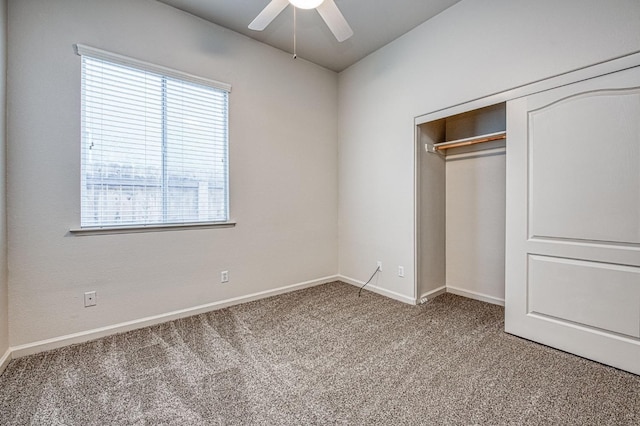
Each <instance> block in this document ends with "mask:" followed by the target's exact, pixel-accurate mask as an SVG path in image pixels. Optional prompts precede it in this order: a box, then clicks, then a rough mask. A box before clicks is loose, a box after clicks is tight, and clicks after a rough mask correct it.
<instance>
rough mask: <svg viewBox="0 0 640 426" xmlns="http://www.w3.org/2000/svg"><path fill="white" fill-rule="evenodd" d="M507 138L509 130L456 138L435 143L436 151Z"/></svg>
mask: <svg viewBox="0 0 640 426" xmlns="http://www.w3.org/2000/svg"><path fill="white" fill-rule="evenodd" d="M506 138H507V132H506V131H502V132H495V133H487V134H486V135H479V136H473V137H471V138H465V139H456V140H454V141H449V142H442V143H436V144H433V147H434V148H435V150H436V151H442V150H445V149H449V148H458V147H460V146H468V145H475V144H478V143H485V142H491V141H498V140H502V139H506Z"/></svg>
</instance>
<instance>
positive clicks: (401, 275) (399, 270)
mask: <svg viewBox="0 0 640 426" xmlns="http://www.w3.org/2000/svg"><path fill="white" fill-rule="evenodd" d="M398 276H399V277H403V278H404V266H398Z"/></svg>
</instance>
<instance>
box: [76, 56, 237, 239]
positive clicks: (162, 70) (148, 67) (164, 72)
mask: <svg viewBox="0 0 640 426" xmlns="http://www.w3.org/2000/svg"><path fill="white" fill-rule="evenodd" d="M74 49H75V52H76V54H77V55H78V56H87V57H90V58H93V59H98V60H105V61H108V62H111V63H114V64H117V65H123V66H127V67H132V68H135V69H138V70H140V71H145V72H151V73H155V74H158V75H160V76H162V77H165V78H173V79H177V80H182V81H185V82H188V83H194V84H197V85H202V86H207V87H211V88H214V89H218V90H223V91H226V92H227V93H230V92H231V85H230V84H227V83H222V82H219V81H216V80H211V79H207V78H203V77H199V76H195V75H192V74H188V73H185V72H182V71H178V70H175V69H172V68H167V67H164V66H160V65H155V64H151V63H148V62H144V61H140V60H137V59H133V58H130V57H127V56H123V55H119V54H116V53H111V52H108V51H105V50H101V49H97V48H94V47H90V46H86V45H82V44H76V45H74ZM228 113H229V107H227V120H228ZM227 123H228V121H227ZM227 132H228V128H227ZM226 144H227V145H226V156H227V159H226V176H225V186H226V188H225V190H226V200H225V207H226V211H227V219H226V220H225V221H212V222H206V221H194V222H184V223H163V222H159V223H148V224H144V223H137V224H113V225H108V224H105V225H96V226H82V225H80V226H77V227H73V228H71V229H70V233H71V234H75V235H96V234H112V233H117V234H120V233H137V232H151V231H170V230H181V229H202V228H220V227H222V228H227V227H233V226H235V224H236V223H235V221H232V220H231V219H230V212H231V208H230V185H229V174H230V167H229V135H228V133H227V136H226ZM81 162H82V160H81ZM80 168H81V169H82V166H81V167H80ZM81 180H82V179H81ZM81 212H82V205H81V204H80V215H81V214H82V213H81ZM78 223H81V221H80V220H79V221H78Z"/></svg>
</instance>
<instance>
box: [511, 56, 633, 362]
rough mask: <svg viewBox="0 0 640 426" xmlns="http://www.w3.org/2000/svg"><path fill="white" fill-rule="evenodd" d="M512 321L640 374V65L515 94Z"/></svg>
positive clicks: (553, 342)
mask: <svg viewBox="0 0 640 426" xmlns="http://www.w3.org/2000/svg"><path fill="white" fill-rule="evenodd" d="M507 133H508V135H509V137H508V139H507V215H506V256H505V257H506V269H505V281H506V288H505V293H506V294H505V330H506V331H507V332H508V333H512V334H515V335H518V336H521V337H524V338H526V339H530V340H534V341H537V342H540V343H543V344H546V345H549V346H553V347H555V348H558V349H562V350H565V351H568V352H571V353H575V354H577V355H580V356H583V357H586V358H590V359H593V360H595V361H599V362H602V363H605V364H609V365H612V366H615V367H618V368H621V369H624V370H627V371H631V372H633V373H636V374H640V67H636V68H631V69H627V70H624V71H619V72H616V73H612V74H608V75H605V76H601V77H596V78H593V79H590V80H585V81H582V82H578V83H574V84H570V85H566V86H562V87H559V88H556V89H552V90H549V91H546V92H542V93H538V94H535V95H531V96H528V97H525V98H520V99H516V100H513V101H510V102H509V103H508V104H507Z"/></svg>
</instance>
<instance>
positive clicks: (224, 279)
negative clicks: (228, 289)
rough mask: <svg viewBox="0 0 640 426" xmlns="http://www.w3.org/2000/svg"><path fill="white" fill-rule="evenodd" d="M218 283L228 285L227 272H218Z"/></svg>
mask: <svg viewBox="0 0 640 426" xmlns="http://www.w3.org/2000/svg"><path fill="white" fill-rule="evenodd" d="M220 282H221V283H228V282H229V271H222V272H220Z"/></svg>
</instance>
